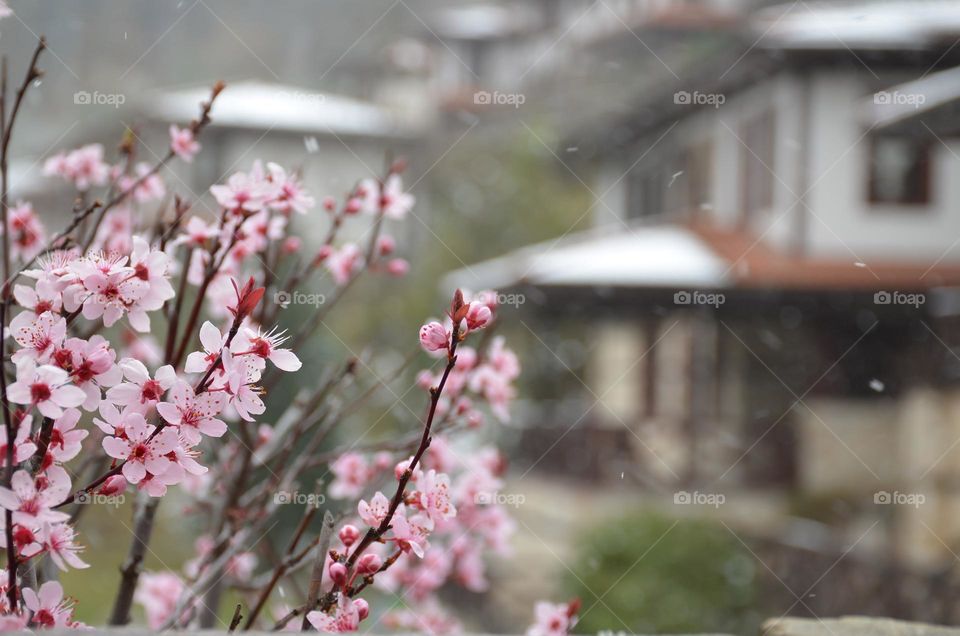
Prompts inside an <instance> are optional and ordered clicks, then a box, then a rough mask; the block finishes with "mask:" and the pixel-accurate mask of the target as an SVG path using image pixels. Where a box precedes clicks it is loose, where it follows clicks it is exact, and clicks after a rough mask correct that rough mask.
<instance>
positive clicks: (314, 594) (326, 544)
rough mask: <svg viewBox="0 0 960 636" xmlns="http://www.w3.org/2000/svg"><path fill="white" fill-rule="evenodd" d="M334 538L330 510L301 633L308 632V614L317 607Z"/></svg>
mask: <svg viewBox="0 0 960 636" xmlns="http://www.w3.org/2000/svg"><path fill="white" fill-rule="evenodd" d="M332 536H333V515H332V514H330V511H329V510H328V511H327V512H325V513H324V514H323V528H321V530H320V541H319V543H317V554H316V557H315V560H314V562H313V571H312V572H311V573H310V587H309V588H308V590H307V603H306V605H305V608H306V609H305V611H304V612H303V622H302V623H300V631H306V630H307V629H308V628H309V626H310V621H309V620H307V614H308V613H309V612H310V611H311V610H312V609H313V608H314V607H316V605H317V600H318V599H319V598H320V586H321V584H322V583H323V565H324V563H326V560H327V550H329V549H330V539H331V537H332Z"/></svg>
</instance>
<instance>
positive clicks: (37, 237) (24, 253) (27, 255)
mask: <svg viewBox="0 0 960 636" xmlns="http://www.w3.org/2000/svg"><path fill="white" fill-rule="evenodd" d="M0 231H3V228H0ZM5 231H7V232H9V233H10V239H9V240H10V255H11V256H12V258H14V259H19V260H24V261H26V260H30V259H31V258H33V257H34V256H36V255H37V254H39V253H40V251H41V250H42V249H43V246H44V241H45V240H46V232H45V231H44V229H43V224H42V223H41V222H40V217H38V216H37V213H36V212H34V211H33V204H31V203H29V202H23V201H19V202H17V204H16V205H15V206H12V207H11V208H10V209H9V210H7V227H6V230H5Z"/></svg>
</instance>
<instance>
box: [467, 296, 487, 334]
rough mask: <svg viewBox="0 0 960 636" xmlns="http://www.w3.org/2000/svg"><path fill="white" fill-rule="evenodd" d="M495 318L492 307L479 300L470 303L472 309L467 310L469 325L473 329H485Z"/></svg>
mask: <svg viewBox="0 0 960 636" xmlns="http://www.w3.org/2000/svg"><path fill="white" fill-rule="evenodd" d="M492 318H493V312H492V311H490V308H489V307H488V306H487V305H485V304H483V303H481V302H477V301H473V302H472V303H470V309H468V310H467V315H466V319H467V327H469V328H470V329H471V330H473V329H483V328H484V327H486V326H487V325H488V324H489V323H490V320H491V319H492Z"/></svg>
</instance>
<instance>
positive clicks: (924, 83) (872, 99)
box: [860, 66, 960, 128]
mask: <svg viewBox="0 0 960 636" xmlns="http://www.w3.org/2000/svg"><path fill="white" fill-rule="evenodd" d="M958 99H960V66H958V67H954V68H950V69H947V70H945V71H938V72H936V73H931V74H930V75H927V76H926V77H921V78H920V79H918V80H913V81H910V82H906V83H904V84H899V85H897V86H891V87H889V88H887V89H884V90H882V91H878V92H876V93H874V94H873V95H870V96H869V97H867V98H866V99H864V100H863V101H862V103H861V106H860V110H861V112H862V113H863V119H864V120H865V121H864V123H865V124H866V125H868V126H870V127H877V128H882V127H884V126H889V125H891V124H895V123H897V122H899V121H902V120H904V119H909V118H911V117H916V116H917V115H922V114H923V113H927V112H930V111H931V110H933V109H935V108H937V107H939V106H943V105H944V104H948V103H950V102H954V101H957V100H958Z"/></svg>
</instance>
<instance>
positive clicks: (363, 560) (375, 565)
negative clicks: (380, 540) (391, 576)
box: [357, 552, 383, 576]
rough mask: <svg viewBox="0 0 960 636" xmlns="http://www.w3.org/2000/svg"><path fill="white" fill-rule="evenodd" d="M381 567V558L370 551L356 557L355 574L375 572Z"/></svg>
mask: <svg viewBox="0 0 960 636" xmlns="http://www.w3.org/2000/svg"><path fill="white" fill-rule="evenodd" d="M381 567H383V559H381V558H380V557H379V556H378V555H376V554H373V553H372V552H368V553H367V554H364V555H363V556H362V557H360V558H359V559H357V574H359V575H360V576H365V575H367V574H376V573H377V571H379V570H380V568H381Z"/></svg>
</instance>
